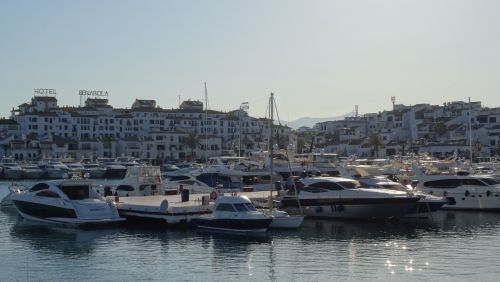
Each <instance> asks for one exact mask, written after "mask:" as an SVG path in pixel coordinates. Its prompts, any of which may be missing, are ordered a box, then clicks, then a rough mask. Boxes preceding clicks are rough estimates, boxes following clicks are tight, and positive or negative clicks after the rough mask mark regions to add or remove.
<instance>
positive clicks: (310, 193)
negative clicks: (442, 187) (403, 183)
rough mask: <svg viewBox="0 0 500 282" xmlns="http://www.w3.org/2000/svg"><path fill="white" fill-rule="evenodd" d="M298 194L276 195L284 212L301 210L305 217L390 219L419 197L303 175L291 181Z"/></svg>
mask: <svg viewBox="0 0 500 282" xmlns="http://www.w3.org/2000/svg"><path fill="white" fill-rule="evenodd" d="M295 185H296V187H297V191H298V193H295V192H294V191H293V190H288V191H287V192H285V193H284V194H282V195H281V197H280V205H281V206H282V208H283V209H284V210H285V211H290V212H294V211H295V212H297V210H298V209H302V212H303V213H304V214H305V215H306V216H310V217H322V218H338V219H362V220H367V219H392V218H399V217H402V216H404V215H405V214H406V213H407V212H408V211H409V210H411V209H412V208H413V207H414V206H415V204H416V203H417V202H418V201H419V200H420V198H419V197H417V196H414V195H412V194H411V193H407V192H404V191H394V190H389V189H384V188H379V189H370V188H362V187H360V185H359V182H357V181H356V180H353V179H349V178H342V177H321V176H320V177H306V178H302V179H299V180H297V181H296V182H295Z"/></svg>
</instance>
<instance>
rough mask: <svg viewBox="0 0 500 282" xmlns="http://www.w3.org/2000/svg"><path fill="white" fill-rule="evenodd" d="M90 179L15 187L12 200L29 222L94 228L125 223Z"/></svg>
mask: <svg viewBox="0 0 500 282" xmlns="http://www.w3.org/2000/svg"><path fill="white" fill-rule="evenodd" d="M91 184H92V182H90V181H87V180H52V181H46V182H40V183H37V184H35V185H33V187H31V188H30V189H29V190H22V189H16V187H12V189H11V190H12V194H11V195H10V198H11V200H12V202H13V203H14V205H15V206H16V209H17V210H18V212H19V214H20V215H21V216H22V217H24V218H25V219H27V220H31V221H36V222H42V223H52V224H54V223H55V224H62V225H69V226H75V227H91V226H96V225H106V224H111V223H116V222H120V221H123V220H124V219H123V218H121V217H120V216H119V215H118V210H117V209H116V205H115V203H114V202H112V201H111V200H106V199H104V198H103V197H101V196H100V195H99V194H98V193H97V192H96V191H94V190H93V189H92V185H91Z"/></svg>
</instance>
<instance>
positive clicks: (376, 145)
mask: <svg viewBox="0 0 500 282" xmlns="http://www.w3.org/2000/svg"><path fill="white" fill-rule="evenodd" d="M370 144H371V145H372V148H373V151H375V156H376V157H377V158H378V151H379V150H380V148H382V147H383V146H384V144H383V143H382V141H380V136H379V135H378V134H373V135H372V136H370Z"/></svg>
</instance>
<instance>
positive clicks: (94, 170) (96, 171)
mask: <svg viewBox="0 0 500 282" xmlns="http://www.w3.org/2000/svg"><path fill="white" fill-rule="evenodd" d="M82 171H83V173H84V174H86V173H88V174H89V177H90V178H103V177H104V176H105V175H106V168H104V167H102V166H101V165H100V164H98V163H84V164H83V170H82Z"/></svg>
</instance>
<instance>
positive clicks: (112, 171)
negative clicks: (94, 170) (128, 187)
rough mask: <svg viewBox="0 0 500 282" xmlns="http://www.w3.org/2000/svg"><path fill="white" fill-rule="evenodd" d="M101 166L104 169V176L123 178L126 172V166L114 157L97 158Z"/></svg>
mask: <svg viewBox="0 0 500 282" xmlns="http://www.w3.org/2000/svg"><path fill="white" fill-rule="evenodd" d="M97 161H98V162H99V164H100V165H101V166H103V167H104V168H105V169H106V174H105V175H104V177H106V178H123V177H124V176H125V173H126V172H127V167H126V166H124V165H121V164H118V163H117V162H116V161H115V160H114V159H109V158H99V159H98V160H97Z"/></svg>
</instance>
